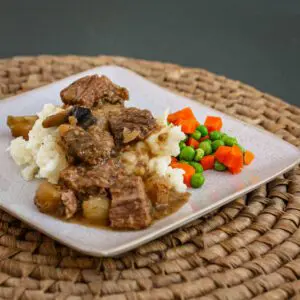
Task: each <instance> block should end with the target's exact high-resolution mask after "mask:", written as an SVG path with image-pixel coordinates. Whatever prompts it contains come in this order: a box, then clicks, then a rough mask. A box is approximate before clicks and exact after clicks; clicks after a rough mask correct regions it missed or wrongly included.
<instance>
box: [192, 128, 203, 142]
mask: <svg viewBox="0 0 300 300" xmlns="http://www.w3.org/2000/svg"><path fill="white" fill-rule="evenodd" d="M191 137H192V138H193V139H195V140H197V141H198V140H200V138H201V132H200V131H198V130H195V132H194V133H192V134H191Z"/></svg>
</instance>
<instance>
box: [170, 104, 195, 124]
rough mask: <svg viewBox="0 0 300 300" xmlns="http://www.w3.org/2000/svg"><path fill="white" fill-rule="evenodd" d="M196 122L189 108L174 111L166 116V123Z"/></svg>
mask: <svg viewBox="0 0 300 300" xmlns="http://www.w3.org/2000/svg"><path fill="white" fill-rule="evenodd" d="M191 119H193V120H196V118H195V115H194V113H193V111H192V110H191V108H190V107H185V108H183V109H182V110H179V111H176V112H174V113H173V114H169V115H168V122H170V123H174V122H175V121H177V120H191Z"/></svg>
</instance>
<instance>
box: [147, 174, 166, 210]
mask: <svg viewBox="0 0 300 300" xmlns="http://www.w3.org/2000/svg"><path fill="white" fill-rule="evenodd" d="M145 188H146V192H147V195H148V197H149V198H150V200H151V202H152V204H153V206H154V207H155V208H156V209H157V210H161V209H165V208H166V207H167V206H168V205H169V200H170V190H171V189H172V186H171V185H170V183H169V182H168V180H167V179H166V178H164V177H158V176H151V177H149V178H147V179H146V182H145Z"/></svg>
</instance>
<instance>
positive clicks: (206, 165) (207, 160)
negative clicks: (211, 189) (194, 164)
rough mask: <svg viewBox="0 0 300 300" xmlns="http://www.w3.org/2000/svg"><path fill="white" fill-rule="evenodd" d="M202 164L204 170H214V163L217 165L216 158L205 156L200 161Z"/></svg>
mask: <svg viewBox="0 0 300 300" xmlns="http://www.w3.org/2000/svg"><path fill="white" fill-rule="evenodd" d="M200 163H201V165H202V167H203V169H204V170H209V169H213V168H214V163H215V156H214V155H207V156H204V157H203V158H202V159H201V160H200Z"/></svg>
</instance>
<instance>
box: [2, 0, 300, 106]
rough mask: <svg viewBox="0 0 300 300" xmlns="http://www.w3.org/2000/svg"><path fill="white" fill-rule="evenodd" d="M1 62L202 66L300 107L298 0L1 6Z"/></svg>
mask: <svg viewBox="0 0 300 300" xmlns="http://www.w3.org/2000/svg"><path fill="white" fill-rule="evenodd" d="M0 37H1V43H0V57H10V56H13V55H37V54H78V55H79V54H83V55H97V54H111V55H123V56H130V57H136V58H144V59H149V60H160V61H169V62H174V63H178V64H182V65H185V66H193V67H202V68H206V69H209V70H210V71H213V72H216V73H218V74H223V75H226V76H228V77H231V78H233V79H239V80H241V81H244V82H246V83H248V84H251V85H254V86H255V87H257V88H258V89H261V90H263V91H266V92H269V93H272V94H274V95H277V96H278V97H282V98H284V99H285V100H286V101H288V102H290V103H294V104H296V105H298V106H300V97H299V96H300V84H299V79H300V76H299V71H300V1H299V0H295V1H292V0H285V1H284V0H278V1H275V0H269V1H264V0H252V1H242V0H239V1H233V0H226V1H225V0H219V1H217V0H207V1H200V0H195V1H192V0H190V1H188V0H185V1H184V0H181V1H175V0H170V1H168V0H160V1H159V0H152V1H149V0H147V1H144V0H140V1H138V0H137V1H125V0H124V1H121V0H120V1H116V0H109V1H101V0H94V1H77V0H73V1H54V0H52V1H43V0H21V1H9V0H8V1H3V0H0Z"/></svg>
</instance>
